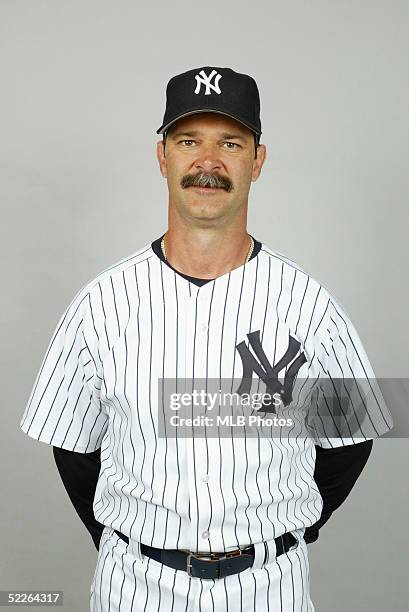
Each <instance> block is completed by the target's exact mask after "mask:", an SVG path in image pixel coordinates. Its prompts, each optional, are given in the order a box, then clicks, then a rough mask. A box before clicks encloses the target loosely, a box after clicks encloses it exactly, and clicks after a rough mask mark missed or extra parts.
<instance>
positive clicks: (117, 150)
mask: <svg viewBox="0 0 409 612" xmlns="http://www.w3.org/2000/svg"><path fill="white" fill-rule="evenodd" d="M408 17H409V8H408V4H407V2H406V1H390V0H389V1H388V2H387V1H384V2H379V1H374V0H371V1H369V0H368V1H363V0H355V1H354V2H352V1H351V2H347V1H345V2H341V1H331V2H327V1H324V0H322V1H315V2H314V1H311V2H307V1H305V2H302V1H297V2H272V1H271V0H269V1H267V0H264V1H263V2H256V3H255V2H251V3H248V2H242V1H238V0H235V1H232V0H228V1H227V0H225V1H224V2H222V3H221V2H213V1H209V2H207V3H205V4H204V5H200V3H199V4H195V3H192V2H176V3H173V4H169V3H165V2H162V3H160V2H149V3H142V2H136V1H135V2H131V1H123V0H122V1H117V2H112V1H109V2H108V1H101V0H99V1H98V2H97V1H94V2H92V1H91V0H81V1H79V0H75V1H73V0H70V1H68V0H66V1H61V0H60V1H58V0H54V1H52V0H47V1H44V0H43V1H40V0H36V1H35V2H34V1H31V0H26V1H21V0H12V1H11V0H10V1H9V0H1V2H0V70H1V75H0V76H1V97H0V105H1V113H0V133H1V139H0V168H1V180H0V193H1V207H2V223H1V230H0V231H1V250H2V257H1V262H2V271H3V274H2V296H3V299H2V326H1V343H2V347H3V350H2V351H1V375H2V385H1V386H2V398H3V402H2V403H3V406H2V413H3V421H2V427H1V432H2V444H1V461H2V466H3V469H2V478H1V485H0V497H1V500H2V503H1V516H0V521H1V524H0V527H1V537H2V542H1V548H2V555H1V557H0V576H1V582H0V588H1V589H30V588H33V589H34V588H36V589H63V590H64V593H65V602H66V603H65V607H64V609H65V610H66V611H67V612H68V611H69V612H71V611H73V612H74V611H79V610H81V611H82V610H84V611H85V610H88V597H89V586H90V582H91V579H92V576H93V572H94V568H95V563H96V554H97V553H96V550H95V548H94V547H93V543H92V540H91V538H90V537H89V536H88V534H87V532H86V530H85V528H84V527H83V526H82V523H81V522H80V521H79V519H78V518H77V516H76V514H75V511H74V509H73V508H72V506H71V503H70V501H69V499H68V497H67V495H66V493H65V490H64V488H63V485H62V482H61V481H60V479H59V476H58V473H57V470H56V467H55V465H54V463H53V457H52V450H51V447H49V446H47V445H45V444H43V443H39V442H36V441H34V440H32V439H31V438H28V437H26V436H25V435H24V434H23V433H22V432H21V431H20V430H19V427H18V424H19V421H20V419H21V416H22V413H23V410H24V406H25V403H26V402H27V399H28V395H29V393H30V390H31V387H32V385H33V382H34V377H35V375H36V373H37V371H38V369H39V367H40V363H41V360H42V358H43V355H44V353H45V350H46V348H47V344H48V342H49V340H50V337H51V334H52V332H53V330H54V328H55V326H56V324H57V321H58V318H59V316H60V315H61V314H62V312H63V310H64V309H65V307H66V306H67V305H68V303H69V302H70V301H71V299H72V297H73V296H74V294H75V293H76V292H77V291H78V290H79V289H80V287H81V286H82V285H83V284H84V283H85V282H87V281H88V280H90V279H91V278H93V277H94V276H95V275H96V274H97V273H99V272H100V271H102V270H103V269H104V268H105V267H107V266H109V265H111V264H112V263H114V262H115V261H117V260H119V259H120V258H122V257H125V256H126V255H127V254H129V253H131V252H134V251H136V250H137V249H139V248H141V247H142V246H143V245H145V244H146V243H147V242H148V241H149V240H153V239H155V238H157V237H158V236H159V235H160V234H161V233H162V232H163V231H165V229H166V225H167V189H166V181H165V180H164V179H163V178H162V177H161V175H160V173H159V169H158V166H157V161H156V158H155V143H156V141H157V139H158V137H157V135H156V134H155V130H156V129H157V128H158V127H159V125H160V124H161V122H162V117H163V112H164V102H165V86H166V83H167V81H168V79H169V78H170V77H171V76H173V75H174V74H176V73H179V72H182V71H184V70H188V69H190V68H193V67H199V66H202V65H215V66H229V67H232V68H234V69H235V70H237V71H239V72H246V73H248V74H251V75H253V76H254V78H255V79H256V81H257V83H258V85H259V89H260V95H261V115H262V126H263V135H262V139H261V141H262V142H263V143H264V144H266V146H267V159H266V162H265V165H264V168H263V171H262V175H261V177H260V179H259V181H258V182H256V183H255V184H253V186H252V190H251V192H250V205H249V224H248V230H249V232H250V233H252V234H253V235H254V236H255V237H256V238H257V239H258V240H261V241H263V242H265V243H266V244H267V245H268V246H270V247H271V248H273V249H275V250H278V251H280V252H282V253H284V254H285V255H287V256H288V257H290V258H291V259H294V260H295V261H296V262H297V263H299V264H300V265H301V266H302V267H303V268H304V269H305V270H306V271H307V272H309V273H310V274H311V275H312V276H313V277H314V278H316V279H317V280H319V281H320V282H322V283H323V284H324V285H325V286H326V287H327V288H328V289H329V290H330V291H331V292H332V293H333V294H334V295H335V297H336V298H337V299H339V300H340V302H341V303H342V304H343V305H344V307H345V308H346V309H347V312H348V313H349V315H350V317H351V319H352V321H353V322H354V324H355V325H356V327H357V329H358V332H359V334H360V336H361V338H362V341H363V343H364V346H365V347H366V349H367V353H368V355H369V358H370V360H371V362H372V365H373V367H374V369H375V372H376V374H377V376H378V377H407V376H408V372H409V366H408V358H407V340H408V301H409V300H408V283H407V279H408V275H407V272H408V267H407V263H408V243H407V228H408V214H407V204H408V191H409V189H408V181H409V177H408V171H407V167H408V158H409V156H408V153H409V151H408V148H409V145H408V142H409V139H408V112H407V109H408V107H409V99H408V98H409V95H408V86H407V75H408V73H409V66H408V53H407V52H408V47H407V32H408V25H409V19H408ZM408 458H409V454H408V444H407V440H404V439H382V440H379V441H376V442H375V448H374V452H373V454H372V456H371V458H370V460H369V463H368V466H367V468H366V469H365V472H364V474H363V475H362V477H361V479H360V481H359V484H357V486H356V489H354V490H353V492H352V493H351V495H350V497H349V498H348V500H347V502H346V503H345V504H344V506H343V507H342V509H340V510H339V511H338V512H337V514H336V515H335V516H333V518H332V519H331V521H330V523H329V524H328V525H327V526H326V527H325V528H324V529H323V530H322V533H321V536H320V539H319V540H318V541H317V542H316V543H315V544H312V545H310V546H309V551H310V564H311V593H312V599H313V601H314V603H315V606H316V610H317V612H325V611H326V610H331V611H332V612H341V610H342V611H344V610H353V611H359V612H361V611H366V610H368V611H371V612H376V611H379V612H381V611H382V612H384V610H386V609H391V610H394V611H395V612H398V611H403V610H406V609H407V599H408V595H409V592H408V581H407V572H408V543H409V542H408V529H407V513H408V497H409V496H408V484H407V461H408ZM6 466H7V467H6ZM39 609H40V608H39ZM41 609H42V608H41Z"/></svg>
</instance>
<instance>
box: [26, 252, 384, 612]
mask: <svg viewBox="0 0 409 612" xmlns="http://www.w3.org/2000/svg"><path fill="white" fill-rule="evenodd" d="M254 330H259V332H260V340H261V344H262V347H263V350H264V351H265V353H266V355H267V357H268V359H269V361H270V362H271V363H274V364H275V363H277V361H279V360H280V359H281V357H282V355H283V354H284V353H285V351H286V349H287V348H288V343H289V337H290V336H291V337H292V338H294V339H296V340H297V341H298V342H299V343H300V348H299V351H300V352H301V351H303V353H304V355H305V356H306V362H305V363H304V364H303V365H302V366H301V368H300V370H299V373H298V376H299V377H300V378H311V379H316V378H317V377H319V376H344V377H348V378H354V377H358V376H359V377H365V376H366V377H368V378H374V376H375V375H374V373H373V371H372V369H371V366H370V363H369V361H368V358H367V356H366V354H365V351H364V348H363V346H362V344H361V342H360V340H359V337H358V334H357V332H356V330H355V329H354V327H353V325H352V323H351V322H350V321H349V319H348V317H347V315H346V313H345V310H344V309H343V308H342V306H341V305H340V304H339V303H338V302H337V301H336V300H335V298H334V297H333V296H332V295H331V294H330V293H329V291H328V290H327V289H326V288H325V287H324V286H323V285H321V284H319V283H318V282H317V281H316V280H314V279H313V278H311V276H309V275H308V274H307V273H306V272H304V271H303V270H302V269H301V268H300V267H299V266H297V265H296V264H295V263H294V262H292V261H291V260H289V259H288V258H286V257H285V256H283V255H281V254H280V253H277V252H275V251H272V250H271V249H269V248H268V247H267V246H266V245H265V244H263V245H262V248H261V250H260V251H259V253H258V254H257V256H255V257H254V258H252V259H251V260H250V261H249V262H248V263H246V264H245V265H242V266H240V267H238V268H236V269H234V270H232V271H231V272H229V273H226V274H224V275H222V276H220V277H218V278H216V279H215V280H213V281H209V282H208V283H205V284H204V285H201V286H198V285H196V284H194V283H192V282H189V280H187V279H186V278H185V277H183V276H182V275H180V274H178V273H177V272H175V271H174V270H173V269H172V268H171V267H169V266H167V265H166V264H164V263H163V262H162V261H161V259H160V258H159V257H158V256H157V255H156V253H155V252H154V251H153V250H152V247H151V245H150V244H148V245H146V246H145V247H144V248H142V249H140V250H139V251H137V252H136V253H134V254H133V255H132V256H130V257H127V258H125V259H123V260H121V261H119V262H117V263H116V264H115V265H113V266H111V267H109V268H107V269H106V270H104V271H103V272H101V273H100V274H99V275H98V276H97V277H96V278H95V279H93V280H92V281H90V282H89V283H87V284H86V285H85V286H84V287H82V288H81V290H80V291H79V292H78V293H77V295H76V296H75V297H74V299H73V300H72V301H71V303H70V304H69V306H68V307H67V309H66V310H65V312H64V314H63V315H62V317H61V319H60V321H59V322H58V325H57V327H56V330H55V332H54V334H53V337H52V338H51V341H50V343H49V346H48V348H47V351H46V354H45V357H44V359H43V362H42V364H41V368H40V370H39V373H38V375H37V378H36V380H35V383H34V386H33V389H32V391H31V394H30V398H29V401H28V403H27V406H26V409H25V411H24V415H23V418H22V420H21V423H20V427H21V429H22V430H23V432H24V433H26V434H27V435H29V436H31V437H33V438H36V439H38V440H40V441H42V442H45V443H47V444H52V445H54V446H59V447H62V448H65V449H67V450H75V451H77V452H84V453H87V452H91V451H93V450H95V449H97V448H99V447H101V471H100V476H99V480H98V484H97V489H96V493H95V498H94V505H93V509H94V514H95V518H96V519H97V520H98V521H99V522H101V523H103V524H105V525H106V526H107V528H112V529H117V530H119V531H121V532H122V533H124V534H126V535H127V536H129V537H130V538H131V539H132V540H135V541H136V542H143V543H145V544H149V545H151V546H155V547H157V548H181V549H189V550H192V551H202V552H215V551H223V550H232V549H235V548H237V547H238V546H246V545H248V544H250V543H254V544H257V545H260V546H263V550H264V546H265V547H266V552H267V558H268V562H267V566H268V571H266V570H267V567H265V568H264V569H263V568H262V567H258V568H254V571H249V572H248V574H246V575H244V573H241V574H240V575H237V576H232V577H228V578H227V579H226V580H223V581H222V582H221V581H217V583H216V584H213V585H212V581H202V582H203V584H201V583H200V581H199V583H200V586H199V587H198V584H199V583H198V582H197V579H195V580H194V581H193V582H194V584H192V582H191V581H190V580H187V575H183V572H182V573H181V572H177V576H176V577H175V576H174V571H173V570H170V569H169V568H167V567H161V572H163V576H164V578H163V581H164V583H166V587H164V588H163V590H162V589H159V590H158V597H159V596H160V597H161V602H160V603H158V602H156V603H155V606H159V607H154V605H153V604H150V606H151V607H149V606H148V607H145V608H144V607H143V603H142V602H143V601H144V598H146V596H147V591H146V585H147V584H148V585H149V589H148V592H149V598H151V597H152V598H153V597H155V587H154V584H157V582H156V583H155V579H154V578H155V572H156V580H158V579H159V578H160V579H161V580H162V574H161V576H159V575H157V570H158V567H156V565H155V562H152V561H150V562H149V564H148V566H147V567H143V562H142V560H141V558H140V556H139V557H138V555H136V556H135V555H134V556H132V555H129V554H128V553H127V554H125V555H123V554H120V552H121V553H124V546H125V543H124V542H123V541H122V540H119V541H118V542H116V541H115V538H116V537H117V536H115V535H112V534H111V537H106V539H105V541H104V545H103V546H102V547H101V549H100V553H99V558H98V565H97V570H96V581H95V589H96V590H95V597H94V603H93V606H94V608H93V609H94V610H102V609H103V610H105V609H111V610H117V609H119V608H118V607H117V606H118V605H119V604H118V603H115V602H119V600H120V595H119V590H120V589H121V585H122V583H124V585H125V586H124V592H125V594H124V595H123V597H124V598H127V600H128V603H126V604H125V603H124V604H123V609H124V610H129V609H131V608H129V598H130V597H133V596H134V595H135V594H134V587H133V586H132V585H133V583H134V582H135V588H136V587H137V588H138V593H139V594H140V596H139V595H138V594H137V595H136V596H135V597H136V598H137V604H136V605H137V606H139V607H134V608H132V609H141V610H142V609H152V610H153V609H155V610H156V609H162V608H163V609H164V610H165V609H166V610H169V609H172V604H171V603H169V602H171V599H169V598H172V597H174V600H175V602H177V603H175V604H174V606H175V608H174V609H177V610H179V609H185V608H184V607H183V606H186V609H202V610H213V609H217V611H219V610H223V609H226V610H227V609H230V610H237V609H243V610H251V609H253V607H254V606H255V604H254V602H253V603H251V601H250V600H249V597H250V595H251V593H254V598H256V597H259V593H260V597H265V600H266V602H268V604H267V603H266V604H265V606H267V608H266V609H268V605H270V604H271V609H272V610H279V609H283V610H286V612H287V611H288V610H312V609H313V608H312V604H311V603H309V595H308V579H307V578H308V576H307V574H308V571H307V570H308V559H307V550H306V546H305V543H304V540H302V538H301V542H300V544H301V545H300V546H299V547H298V549H297V551H290V553H289V554H288V555H283V558H282V559H281V558H278V559H275V553H274V550H273V548H272V543H274V538H275V537H278V536H280V535H282V534H283V533H285V532H287V531H292V532H294V533H295V534H296V535H297V537H301V536H302V534H303V532H304V530H305V528H306V527H308V526H310V525H313V524H314V523H315V522H316V521H317V520H318V519H319V517H320V514H321V510H322V499H321V496H320V494H319V491H318V488H317V486H316V483H315V481H314V479H313V474H314V464H315V445H314V441H313V440H312V439H311V438H309V437H305V436H298V435H297V436H296V435H294V436H292V437H290V438H289V437H282V438H277V437H273V436H271V437H270V436H266V435H258V436H257V437H252V438H251V437H241V438H239V437H232V436H231V437H220V436H219V437H208V436H205V437H195V436H194V435H193V436H192V437H191V438H184V437H178V436H177V435H176V437H159V436H158V427H157V410H158V409H160V406H158V389H157V387H158V385H157V381H158V379H159V378H171V379H177V380H179V379H181V380H182V379H189V380H192V385H193V384H194V380H195V379H215V380H218V379H229V380H230V379H231V380H233V379H236V380H237V379H240V376H241V375H242V362H241V359H240V357H239V355H238V352H237V350H236V346H237V345H238V343H240V342H243V341H245V343H246V345H247V347H248V346H249V341H248V338H247V334H248V333H250V332H251V331H254ZM259 383H260V380H259V381H258V384H259ZM231 390H232V391H233V390H234V389H233V388H232V389H231ZM256 390H258V391H259V390H260V389H256ZM304 399H305V398H304ZM323 399H324V400H325V397H324V398H323ZM301 400H302V393H300V396H298V397H295V398H294V402H295V403H296V404H297V402H299V403H300V404H301V403H302V402H301ZM303 401H304V400H303ZM381 409H382V410H383V414H388V411H387V408H386V407H385V406H384V403H383V398H382V396H381V395H380V392H378V390H377V388H376V387H375V386H374V391H373V396H371V397H369V398H367V412H368V415H369V416H370V418H372V417H374V422H375V420H376V423H377V428H375V426H374V431H373V435H371V437H376V436H378V435H381V434H382V433H384V432H385V431H387V430H388V429H390V426H391V422H390V420H389V418H387V419H386V420H384V421H383V422H382V423H381V425H380V426H379V414H378V413H379V411H380V410H381ZM375 417H376V419H375ZM361 440H362V438H357V439H355V438H353V437H351V439H349V440H346V441H345V440H342V439H340V438H329V439H328V438H326V437H325V436H323V437H319V438H318V439H317V440H316V441H315V443H318V444H320V445H321V446H323V447H331V446H337V445H342V444H345V443H348V444H352V443H354V442H357V441H361ZM104 533H105V532H104ZM105 535H107V534H105ZM125 552H126V551H125ZM263 559H264V554H263ZM157 565H158V566H159V564H157ZM151 566H152V571H151ZM121 568H122V569H121ZM134 569H135V571H134ZM146 569H148V571H146ZM125 570H126V571H125ZM124 572H125V578H124V575H123V574H124ZM101 576H102V581H101ZM171 578H172V580H173V579H175V581H174V583H172V584H173V586H170V579H171ZM124 580H125V581H124ZM256 585H257V589H255V586H256ZM107 589H112V590H111V591H107ZM156 589H157V587H156ZM189 589H190V590H189ZM198 589H199V590H198ZM300 589H301V591H300ZM256 591H257V594H256ZM187 592H189V595H187V594H186V593H187ZM113 593H114V595H113ZM263 593H264V595H263ZM278 597H281V601H280V599H277V598H278ZM98 598H102V600H103V603H102V604H99V603H98ZM288 598H290V599H291V598H293V599H292V600H291V601H293V603H292V604H291V605H290V603H289V601H290V600H289V599H288ZM111 601H112V604H109V605H112V607H111V608H109V607H106V605H107V602H111ZM172 601H173V600H172ZM104 602H105V603H104ZM182 602H185V603H184V604H183V605H182ZM192 602H194V603H192ZM240 602H241V603H240ZM258 605H260V606H262V605H264V604H261V603H260V604H258ZM103 606H105V607H103ZM140 606H142V607H140ZM189 606H193V607H191V608H189ZM194 606H196V607H194ZM197 606H199V607H197ZM212 606H213V607H212ZM214 606H216V607H215V608H214ZM237 606H241V608H240V607H237ZM252 606H253V607H252ZM279 606H281V608H280V607H279ZM254 609H255V608H254ZM259 609H260V608H259ZM261 609H265V607H264V608H261Z"/></svg>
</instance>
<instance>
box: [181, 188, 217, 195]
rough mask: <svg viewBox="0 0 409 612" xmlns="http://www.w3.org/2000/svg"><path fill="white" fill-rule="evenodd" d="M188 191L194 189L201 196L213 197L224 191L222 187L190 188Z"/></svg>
mask: <svg viewBox="0 0 409 612" xmlns="http://www.w3.org/2000/svg"><path fill="white" fill-rule="evenodd" d="M188 189H193V191H195V192H196V193H198V194H200V195H213V194H215V193H217V192H218V191H222V188H221V187H195V186H192V187H188Z"/></svg>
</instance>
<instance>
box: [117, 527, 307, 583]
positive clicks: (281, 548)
mask: <svg viewBox="0 0 409 612" xmlns="http://www.w3.org/2000/svg"><path fill="white" fill-rule="evenodd" d="M114 531H115V533H116V534H117V535H118V536H119V537H120V538H122V540H124V542H126V543H127V544H128V543H129V538H128V536H126V535H124V534H123V533H121V532H120V531H117V530H116V529H114ZM296 543H297V539H296V538H295V536H293V535H292V534H291V533H284V534H283V535H282V536H279V537H278V538H276V539H275V544H276V551H277V552H276V556H277V557H278V556H279V555H282V554H283V553H284V552H287V551H288V550H289V549H290V548H291V547H292V546H294V544H296ZM140 550H141V553H142V554H143V555H146V556H147V557H151V558H152V559H155V561H159V563H163V564H164V565H168V566H169V567H172V568H173V569H177V570H184V571H185V572H187V573H188V574H189V576H194V577H195V578H203V579H206V580H209V579H212V580H214V579H215V578H223V577H224V576H230V575H231V574H237V573H238V572H242V571H243V570H245V569H247V568H248V567H251V566H252V565H253V563H254V545H253V544H251V545H250V546H247V547H246V548H241V549H240V548H239V549H236V550H231V551H227V552H221V553H192V552H186V551H184V550H171V549H167V548H164V549H160V548H153V546H148V545H147V544H142V542H141V545H140Z"/></svg>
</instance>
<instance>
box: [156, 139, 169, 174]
mask: <svg viewBox="0 0 409 612" xmlns="http://www.w3.org/2000/svg"><path fill="white" fill-rule="evenodd" d="M156 157H157V158H158V163H159V169H160V172H161V174H162V176H163V177H164V178H166V177H167V166H166V157H165V147H164V145H163V141H162V140H158V142H157V143H156Z"/></svg>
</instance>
